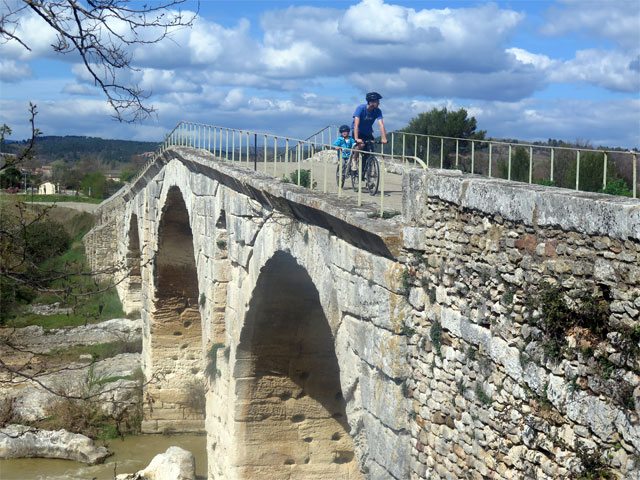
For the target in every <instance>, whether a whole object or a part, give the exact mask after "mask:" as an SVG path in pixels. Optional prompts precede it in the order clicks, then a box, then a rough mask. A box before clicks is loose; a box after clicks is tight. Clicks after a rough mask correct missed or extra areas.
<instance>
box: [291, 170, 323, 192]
mask: <svg viewBox="0 0 640 480" xmlns="http://www.w3.org/2000/svg"><path fill="white" fill-rule="evenodd" d="M282 182H283V183H294V184H296V185H298V170H294V171H293V172H291V173H290V174H289V177H288V178H287V177H282ZM310 184H311V170H305V169H300V186H301V187H304V188H316V186H317V185H318V182H313V187H309V185H310Z"/></svg>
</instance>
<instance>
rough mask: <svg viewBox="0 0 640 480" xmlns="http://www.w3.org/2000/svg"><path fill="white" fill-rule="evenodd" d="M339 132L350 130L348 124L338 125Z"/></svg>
mask: <svg viewBox="0 0 640 480" xmlns="http://www.w3.org/2000/svg"><path fill="white" fill-rule="evenodd" d="M338 130H339V132H340V133H342V132H350V131H351V129H350V128H349V126H348V125H340V128H339V129H338Z"/></svg>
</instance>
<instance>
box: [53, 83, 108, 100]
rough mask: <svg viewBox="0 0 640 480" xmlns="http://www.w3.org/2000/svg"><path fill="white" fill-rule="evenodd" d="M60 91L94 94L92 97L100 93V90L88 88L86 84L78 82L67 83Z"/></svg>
mask: <svg viewBox="0 0 640 480" xmlns="http://www.w3.org/2000/svg"><path fill="white" fill-rule="evenodd" d="M62 92H63V93H68V94H69V95H82V96H94V97H95V96H97V95H100V94H101V92H99V91H98V90H97V89H95V88H90V87H89V86H87V85H86V84H79V83H68V84H67V85H65V86H64V88H63V89H62Z"/></svg>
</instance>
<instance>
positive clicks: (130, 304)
mask: <svg viewBox="0 0 640 480" xmlns="http://www.w3.org/2000/svg"><path fill="white" fill-rule="evenodd" d="M127 238H128V240H129V244H128V248H127V252H126V254H125V268H126V272H127V282H126V285H127V288H126V291H125V294H124V299H123V302H122V307H123V309H124V312H125V313H127V314H129V313H133V312H139V311H140V309H141V307H142V298H141V294H142V273H141V270H140V258H141V256H142V251H141V248H140V236H139V234H138V216H137V215H136V214H135V213H133V214H131V218H130V220H129V231H128V233H127Z"/></svg>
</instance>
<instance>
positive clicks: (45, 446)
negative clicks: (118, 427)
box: [0, 425, 110, 465]
mask: <svg viewBox="0 0 640 480" xmlns="http://www.w3.org/2000/svg"><path fill="white" fill-rule="evenodd" d="M109 455H110V453H109V451H108V450H107V449H106V448H105V447H97V446H95V445H94V443H93V441H92V440H91V439H90V438H88V437H85V436H84V435H79V434H76V433H70V432H67V431H66V430H57V431H51V430H40V429H37V428H35V429H34V428H31V427H26V426H23V425H9V426H7V427H4V428H1V429H0V458H61V459H67V460H75V461H76V462H83V463H89V464H92V465H93V464H95V463H102V462H104V460H105V458H107V457H108V456H109Z"/></svg>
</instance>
